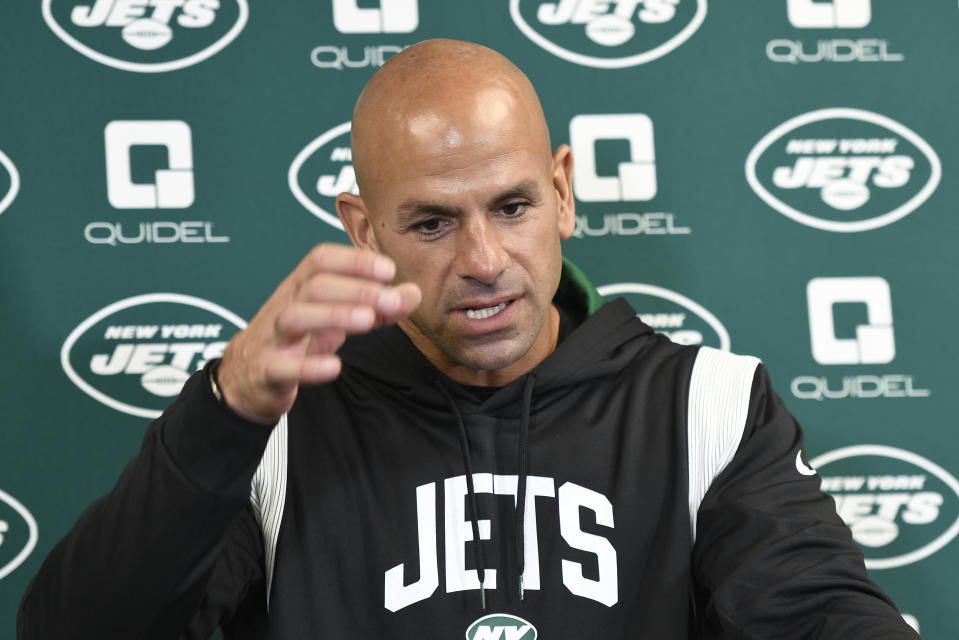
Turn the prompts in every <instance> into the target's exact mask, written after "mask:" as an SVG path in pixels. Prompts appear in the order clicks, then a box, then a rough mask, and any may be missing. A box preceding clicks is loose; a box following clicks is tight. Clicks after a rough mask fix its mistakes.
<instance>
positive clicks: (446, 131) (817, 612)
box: [18, 40, 916, 640]
mask: <svg viewBox="0 0 959 640" xmlns="http://www.w3.org/2000/svg"><path fill="white" fill-rule="evenodd" d="M352 146H353V160H354V165H355V168H356V172H357V180H358V184H359V185H360V193H361V195H360V196H353V195H350V194H342V195H340V196H339V198H338V200H337V208H338V212H339V215H340V218H341V220H342V221H343V224H344V227H345V228H346V230H347V232H348V234H349V236H350V240H351V241H352V243H353V245H354V248H352V249H351V248H346V247H339V246H331V245H327V246H321V247H318V248H317V249H316V250H314V251H313V252H311V253H310V254H309V255H308V256H307V257H306V258H305V259H304V260H303V261H302V262H301V263H300V265H299V266H298V267H297V268H296V269H295V270H294V271H293V273H292V274H290V276H289V277H288V278H287V279H286V280H284V281H283V283H282V284H280V286H279V288H278V289H277V290H276V292H275V293H274V294H273V295H272V296H271V298H270V299H269V300H268V301H267V302H266V304H265V305H264V306H263V307H262V308H261V310H260V311H259V312H258V313H257V315H256V317H255V318H254V319H253V320H252V321H251V322H250V325H249V327H248V328H247V329H246V330H244V331H242V332H240V333H239V334H237V335H236V336H235V337H234V338H233V340H231V342H230V344H229V346H228V348H227V350H226V353H225V354H224V357H223V359H222V361H220V362H219V363H212V364H211V366H209V367H208V368H207V369H205V370H204V371H202V372H199V373H198V374H196V375H194V376H193V377H192V378H191V379H190V381H188V382H187V384H186V386H185V387H184V390H183V392H182V394H181V396H180V398H179V399H178V400H177V401H176V402H175V403H174V404H173V405H172V406H171V407H170V408H169V409H168V410H167V411H166V412H165V413H164V415H163V416H162V417H161V418H160V419H158V420H157V421H156V422H155V423H154V424H153V425H152V426H151V428H150V430H149V431H148V434H147V436H146V439H145V441H144V445H143V448H142V450H141V452H140V454H139V455H138V456H137V457H136V458H135V459H134V460H133V462H131V464H130V466H129V467H128V468H127V469H126V470H125V471H124V474H123V476H122V477H121V478H120V480H119V482H118V484H117V486H116V488H115V489H114V490H113V491H112V492H111V493H110V494H109V495H108V496H107V497H106V498H104V499H103V500H101V501H99V502H97V503H95V504H94V505H93V506H92V507H91V508H90V509H89V510H88V511H87V512H86V513H85V514H84V515H83V516H82V517H81V518H80V520H79V522H78V523H77V525H76V527H75V528H74V530H73V531H72V532H71V533H70V534H69V536H68V537H67V538H66V539H65V540H64V541H63V542H61V543H60V545H58V546H57V547H56V548H55V549H54V550H53V551H52V552H51V554H50V556H49V558H48V559H47V561H46V563H45V565H44V567H43V568H42V569H41V571H40V573H39V575H38V577H37V578H36V579H35V581H34V583H33V584H32V585H31V587H30V588H29V589H28V592H27V593H26V595H25V597H24V602H23V605H22V611H21V616H20V620H19V623H18V629H19V634H20V637H21V638H52V637H57V638H58V639H60V638H71V637H91V638H93V637H95V638H113V637H116V638H134V637H157V638H166V637H169V638H176V637H191V638H193V637H207V636H208V635H209V634H210V633H211V632H212V630H213V629H214V628H215V627H216V626H217V625H221V626H222V627H223V629H224V630H225V632H226V634H227V635H228V637H231V638H265V637H270V638H327V637H329V638H339V637H360V638H374V637H375V638H415V637H436V638H455V637H462V635H463V634H465V635H466V637H467V638H470V639H471V640H477V639H479V638H487V639H491V638H507V639H515V640H521V639H522V640H529V639H532V638H535V637H542V638H582V637H603V638H636V637H648V638H656V639H678V638H687V637H689V638H698V637H703V638H750V639H753V638H769V637H781V638H822V639H829V640H835V639H837V638H844V639H849V638H863V639H865V638H870V639H874V638H880V637H881V638H915V637H916V635H915V633H914V632H913V631H912V630H911V629H909V627H908V626H906V625H905V624H904V623H903V622H902V619H901V617H900V616H899V614H898V612H897V611H896V609H895V607H894V606H893V605H892V603H891V602H889V600H888V598H886V597H885V596H884V595H883V594H882V592H881V591H880V590H879V589H878V588H877V587H876V586H875V585H874V584H873V583H872V582H871V581H869V579H868V578H867V577H866V574H865V569H864V567H863V563H862V556H861V554H860V553H859V551H858V550H857V549H856V547H855V546H854V545H853V543H852V541H851V539H850V536H849V532H848V530H847V529H846V528H845V526H844V525H843V524H842V522H841V521H840V520H839V518H838V517H837V516H836V513H835V509H834V506H833V503H832V501H831V500H830V499H829V498H828V497H826V496H825V495H823V494H822V493H821V492H820V491H819V479H818V477H817V476H815V475H814V473H813V472H812V471H811V470H809V469H808V466H806V464H805V462H804V461H803V457H802V436H801V432H800V430H799V428H798V426H797V425H796V424H795V421H794V420H793V419H792V418H791V417H790V416H789V414H788V413H787V412H786V411H785V409H784V407H783V406H782V403H781V401H780V400H779V398H778V397H777V396H776V395H775V394H774V393H773V391H772V390H771V389H770V387H769V380H768V376H767V375H766V374H765V371H764V370H763V369H762V367H761V365H759V363H758V361H756V360H755V359H753V358H744V357H739V356H732V355H729V354H723V353H721V352H718V351H716V350H713V349H707V348H704V349H699V350H697V349H695V348H689V347H680V346H678V345H674V344H672V343H670V342H669V341H668V340H666V339H665V338H664V337H663V336H659V335H656V334H654V333H653V332H652V330H651V329H649V327H646V326H645V325H643V324H642V322H640V321H639V320H638V319H637V318H636V314H635V312H634V311H633V310H632V309H631V308H629V306H628V305H627V304H626V303H625V302H624V301H617V302H613V303H610V304H606V305H603V301H602V299H601V298H600V297H599V296H598V294H597V293H596V292H595V290H593V289H592V287H591V286H590V285H589V284H588V283H587V282H586V281H585V278H584V277H583V276H582V274H580V273H579V272H578V271H577V270H576V269H575V267H572V265H569V264H568V263H563V261H562V256H561V249H560V241H561V240H562V239H564V238H567V237H569V235H570V234H571V233H572V229H573V221H574V215H573V208H574V203H573V196H572V193H571V188H570V185H571V176H572V171H573V159H572V155H571V153H570V150H569V148H568V147H566V146H565V145H562V146H560V147H559V148H558V149H557V150H556V151H555V152H551V147H550V141H549V135H548V132H547V128H546V124H545V120H544V118H543V113H542V110H541V108H540V106H539V102H538V99H537V97H536V94H535V92H534V90H533V88H532V86H531V85H530V83H529V81H528V80H527V79H526V78H525V76H523V74H522V73H521V72H520V71H519V70H518V69H516V68H515V67H514V66H513V65H512V64H511V63H509V62H508V61H507V60H506V59H505V58H503V57H502V56H500V55H499V54H496V53H495V52H492V51H490V50H488V49H485V48H483V47H479V46H476V45H472V44H468V43H462V42H455V41H448V40H436V41H428V42H425V43H421V44H419V45H416V46H414V47H411V48H409V49H407V50H406V51H404V52H403V53H401V54H399V55H397V56H395V57H394V58H393V59H391V60H390V62H389V63H387V64H386V65H384V66H383V67H382V69H380V70H379V71H378V72H377V73H376V75H375V76H374V77H373V79H372V80H371V81H370V82H369V84H368V85H367V87H366V88H365V89H364V91H363V93H362V94H361V96H360V98H359V100H358V102H357V105H356V109H355V112H354V118H353V139H352ZM347 336H350V337H349V339H347ZM251 484H252V492H251V490H250V487H251Z"/></svg>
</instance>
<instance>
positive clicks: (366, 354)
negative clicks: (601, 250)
mask: <svg viewBox="0 0 959 640" xmlns="http://www.w3.org/2000/svg"><path fill="white" fill-rule="evenodd" d="M553 301H554V303H555V304H556V305H557V306H559V307H562V308H563V309H565V310H567V311H569V312H570V315H571V316H572V317H574V318H585V320H583V322H582V323H581V324H580V325H579V326H578V327H576V328H575V329H574V330H573V331H572V332H571V333H570V334H569V335H568V336H566V338H565V339H564V340H563V341H562V342H561V343H560V344H559V345H558V347H557V348H556V350H555V351H554V352H553V353H551V354H550V355H549V356H548V357H547V358H546V359H545V360H543V362H541V363H540V364H539V365H537V366H536V367H535V368H534V369H533V370H532V371H531V372H530V373H531V374H534V375H535V376H536V398H537V402H543V401H548V400H549V397H550V396H551V395H552V394H553V393H561V392H562V391H563V389H564V388H566V387H569V386H573V385H577V384H579V383H582V382H584V381H587V380H593V379H597V378H603V377H606V376H610V375H614V374H616V373H617V372H620V371H622V368H623V365H624V364H625V363H626V362H627V361H629V360H631V359H632V358H634V357H635V355H636V353H637V352H638V351H639V350H641V349H642V348H644V347H645V346H646V345H647V344H648V343H649V342H650V340H649V339H650V337H651V336H652V335H653V330H652V329H651V328H650V327H648V326H647V325H645V324H644V323H643V322H642V321H641V320H640V319H639V318H637V317H636V312H635V311H634V310H633V308H632V307H631V306H630V305H629V303H628V302H626V301H625V300H624V299H622V298H619V299H616V300H614V301H612V302H608V303H607V302H606V300H605V299H604V298H603V297H602V296H601V295H600V294H599V292H598V291H596V289H595V288H594V287H593V285H592V284H590V282H589V281H588V280H587V278H586V276H585V275H584V274H583V272H582V271H580V270H579V269H578V268H577V267H576V266H575V265H573V264H572V263H571V262H569V261H568V260H566V259H564V260H563V271H562V275H561V278H560V284H559V287H558V289H557V291H556V295H555V296H554V298H553ZM339 355H340V357H341V358H342V360H343V364H344V367H348V368H354V369H356V370H359V371H361V372H362V373H363V374H364V375H365V376H368V377H369V378H372V379H374V380H376V381H378V382H382V383H383V385H384V386H385V387H387V388H389V389H391V390H392V392H393V393H399V394H402V395H404V396H407V397H408V398H410V399H413V400H415V401H416V402H418V403H422V404H423V405H425V406H435V407H444V408H446V407H448V402H447V400H446V399H445V398H444V397H443V396H442V395H440V394H438V393H437V391H436V387H435V385H434V384H431V381H438V382H440V383H441V384H442V385H443V386H444V387H445V388H446V389H448V390H449V391H450V393H451V395H452V396H453V397H454V398H455V399H456V401H457V403H458V404H459V405H460V406H461V407H462V409H463V411H464V412H466V413H471V412H474V411H483V412H484V413H491V414H495V415H500V416H502V417H514V416H516V415H518V413H519V411H520V409H519V402H520V400H521V398H522V396H523V386H524V380H525V378H526V377H527V376H526V375H524V376H520V377H519V378H518V379H517V380H514V381H513V382H511V383H510V384H508V385H506V386H504V387H503V388H501V389H500V390H499V391H498V392H496V393H495V394H494V395H493V396H491V397H489V398H487V399H486V400H485V401H479V400H477V398H475V397H474V396H473V395H472V394H470V393H469V392H467V391H466V390H464V389H463V388H462V387H461V386H460V385H459V384H457V383H456V382H454V381H452V380H450V379H449V378H448V377H447V376H446V375H445V374H443V373H442V372H441V371H439V369H437V368H436V367H435V366H433V364H432V363H431V362H430V361H429V360H428V359H427V358H426V357H425V356H424V355H423V354H422V353H421V352H420V351H419V349H417V348H416V346H415V345H414V344H413V342H412V341H411V340H410V339H409V338H408V337H407V335H406V334H405V333H404V332H403V330H402V329H400V328H399V327H398V326H396V325H391V326H388V327H383V328H380V329H377V330H376V331H373V332H370V333H368V334H366V335H363V336H355V337H352V338H350V339H349V340H347V341H346V344H345V345H344V346H343V348H342V349H341V350H340V352H339ZM527 375H528V374H527Z"/></svg>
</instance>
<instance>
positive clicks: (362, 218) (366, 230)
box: [336, 192, 379, 253]
mask: <svg viewBox="0 0 959 640" xmlns="http://www.w3.org/2000/svg"><path fill="white" fill-rule="evenodd" d="M336 213H337V215H339V216H340V222H342V223H343V229H345V230H346V234H347V235H348V236H350V242H352V243H353V246H354V247H356V248H357V249H369V250H371V251H375V252H377V253H379V245H377V243H376V236H374V235H373V221H372V220H370V211H369V209H367V207H366V203H365V202H363V198H361V197H359V196H355V195H353V194H352V193H349V192H344V193H341V194H340V195H338V196H336Z"/></svg>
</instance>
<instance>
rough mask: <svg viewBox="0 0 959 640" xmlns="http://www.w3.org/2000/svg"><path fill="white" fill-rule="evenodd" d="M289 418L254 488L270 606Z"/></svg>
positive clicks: (276, 435)
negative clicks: (261, 533) (261, 534)
mask: <svg viewBox="0 0 959 640" xmlns="http://www.w3.org/2000/svg"><path fill="white" fill-rule="evenodd" d="M286 442H287V419H286V414H283V417H281V418H280V421H279V422H278V423H277V425H276V427H274V428H273V433H272V434H270V440H269V442H267V445H266V450H265V451H264V452H263V458H262V459H261V460H260V466H259V467H257V469H256V473H255V474H254V475H253V482H252V484H251V486H250V503H251V504H252V506H253V513H254V514H255V515H256V520H257V522H258V523H259V525H260V531H262V532H263V547H264V558H265V562H266V603H267V607H268V608H269V605H270V587H271V586H272V585H273V565H274V562H275V560H276V541H277V539H278V538H279V536H280V523H281V522H282V520H283V505H284V504H285V503H286V461H287V457H286V456H287V450H286Z"/></svg>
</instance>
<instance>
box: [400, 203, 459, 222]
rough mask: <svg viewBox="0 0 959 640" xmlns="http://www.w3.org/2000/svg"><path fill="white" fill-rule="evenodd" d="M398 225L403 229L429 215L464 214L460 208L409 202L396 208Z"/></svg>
mask: <svg viewBox="0 0 959 640" xmlns="http://www.w3.org/2000/svg"><path fill="white" fill-rule="evenodd" d="M396 213H397V216H398V217H397V223H398V224H399V226H401V227H405V226H407V225H410V224H413V222H414V221H416V220H417V219H418V218H420V217H422V216H428V215H441V216H451V217H452V216H457V215H460V214H462V213H463V210H462V209H461V208H459V207H450V206H447V205H445V204H438V203H436V202H422V201H420V200H407V201H406V202H404V203H403V204H401V205H400V206H399V207H397V208H396Z"/></svg>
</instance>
